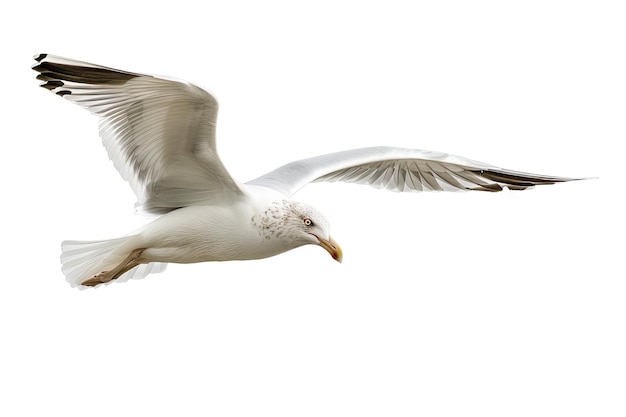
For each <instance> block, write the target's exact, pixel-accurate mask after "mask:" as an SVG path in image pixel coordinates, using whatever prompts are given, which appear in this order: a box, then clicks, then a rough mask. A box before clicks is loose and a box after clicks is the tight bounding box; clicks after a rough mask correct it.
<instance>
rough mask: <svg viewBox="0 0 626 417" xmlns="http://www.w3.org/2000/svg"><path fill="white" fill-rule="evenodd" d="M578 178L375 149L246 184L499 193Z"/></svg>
mask: <svg viewBox="0 0 626 417" xmlns="http://www.w3.org/2000/svg"><path fill="white" fill-rule="evenodd" d="M572 180H574V178H562V177H553V176H547V175H537V174H527V173H523V172H517V171H511V170H506V169H501V168H497V167H495V166H493V165H489V164H485V163H482V162H477V161H473V160H471V159H467V158H462V157H459V156H454V155H449V154H445V153H441V152H432V151H423V150H418V149H403V148H393V147H374V148H361V149H353V150H348V151H343V152H336V153H331V154H327V155H321V156H317V157H313V158H308V159H302V160H299V161H295V162H291V163H289V164H287V165H284V166H282V167H280V168H278V169H276V170H274V171H272V172H269V173H267V174H265V175H263V176H261V177H259V178H256V179H254V180H252V181H250V182H248V183H247V184H251V185H257V186H263V187H267V188H271V189H274V190H276V191H279V192H281V193H283V194H284V195H286V196H291V195H293V194H294V193H295V192H296V191H298V190H299V189H300V188H302V187H304V186H305V185H307V184H309V183H311V182H317V181H329V182H334V181H342V182H349V183H355V184H366V185H370V186H372V187H376V188H384V189H386V190H391V191H399V192H407V191H461V190H477V191H501V190H502V189H503V188H509V189H513V190H523V189H526V188H530V187H533V186H535V185H542V184H553V183H556V182H565V181H572Z"/></svg>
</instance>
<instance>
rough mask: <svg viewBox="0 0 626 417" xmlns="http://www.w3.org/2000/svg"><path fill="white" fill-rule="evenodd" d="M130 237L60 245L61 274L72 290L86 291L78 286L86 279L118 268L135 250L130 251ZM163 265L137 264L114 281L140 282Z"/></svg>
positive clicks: (159, 269) (159, 270) (154, 263)
mask: <svg viewBox="0 0 626 417" xmlns="http://www.w3.org/2000/svg"><path fill="white" fill-rule="evenodd" d="M132 238H133V236H127V237H122V238H117V239H110V240H99V241H75V240H66V241H64V242H63V243H62V244H61V249H62V253H61V264H62V267H61V270H62V271H63V273H64V274H65V279H66V280H67V282H69V284H70V285H71V286H72V287H80V288H86V287H85V286H83V285H81V283H83V282H85V281H86V280H88V279H89V278H91V277H93V276H95V275H97V274H99V273H101V272H103V271H109V270H111V269H113V268H115V267H116V266H117V265H119V263H120V262H122V261H123V260H124V259H125V258H126V257H127V256H128V254H129V253H130V251H131V250H133V249H135V248H134V247H132V240H133V239H132ZM166 266H167V264H166V263H161V262H151V263H148V264H141V265H138V266H136V267H135V268H133V269H131V270H130V271H128V272H126V273H124V274H123V275H121V276H120V277H119V278H118V279H116V280H115V281H118V282H125V281H128V280H129V279H141V278H144V277H145V276H146V275H148V274H155V273H159V272H162V271H163V270H165V267H166Z"/></svg>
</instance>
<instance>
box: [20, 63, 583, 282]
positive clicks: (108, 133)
mask: <svg viewBox="0 0 626 417" xmlns="http://www.w3.org/2000/svg"><path fill="white" fill-rule="evenodd" d="M34 59H35V61H36V63H35V65H34V66H33V67H32V68H33V69H34V70H35V71H37V72H39V74H38V75H37V79H39V80H41V81H43V83H42V84H41V86H42V87H43V88H45V89H47V90H50V91H51V92H53V93H56V94H57V95H59V96H61V97H63V98H66V99H68V100H69V101H71V102H73V103H75V104H77V105H79V106H81V107H83V108H85V109H87V110H89V111H90V112H91V113H93V114H94V115H96V116H97V117H98V119H99V128H100V136H101V138H102V142H103V145H104V147H105V149H106V151H107V153H108V155H109V158H110V159H111V160H112V162H113V165H114V166H115V168H116V169H117V170H118V171H119V173H120V174H121V176H122V178H124V179H125V180H126V181H127V182H128V183H129V184H130V186H131V188H132V189H133V191H134V193H135V195H136V196H137V203H136V205H135V207H136V209H137V211H138V212H140V213H142V214H146V215H148V216H156V219H155V220H153V221H152V222H150V223H148V224H146V225H145V226H143V227H142V228H140V229H139V230H137V231H135V232H132V233H130V234H129V235H126V236H124V237H119V238H115V239H110V240H99V241H64V242H62V244H61V248H62V254H61V263H62V271H63V273H64V275H65V277H66V280H67V281H68V282H69V284H70V285H71V286H72V287H79V288H86V287H94V286H98V285H101V284H108V283H111V282H124V281H128V280H129V279H131V278H135V279H139V278H143V277H145V276H146V275H148V274H150V273H157V272H161V271H163V270H164V269H165V266H166V265H167V263H170V262H174V263H195V262H209V261H228V260H253V259H261V258H267V257H270V256H275V255H278V254H280V253H283V252H286V251H289V250H291V249H295V248H297V247H300V246H303V245H318V246H321V247H322V248H324V249H325V250H326V251H327V252H328V253H329V254H330V256H331V257H332V258H333V259H335V260H336V261H338V262H341V261H342V258H343V254H342V250H341V247H340V246H339V244H338V243H337V242H336V241H335V240H334V239H333V238H332V237H331V236H330V232H329V229H330V224H329V222H328V220H327V218H326V217H325V216H324V214H322V213H321V212H320V211H319V210H317V209H315V208H314V207H312V206H310V205H309V204H305V203H302V202H298V201H295V200H292V199H291V198H292V196H293V194H294V193H296V192H297V191H298V190H300V189H301V188H302V187H304V186H305V185H307V184H309V183H312V182H321V181H325V182H335V181H341V182H347V183H354V184H365V185H370V186H372V187H375V188H382V189H386V190H391V191H399V192H416V191H459V190H466V191H474V190H475V191H491V192H497V191H502V190H503V189H505V188H507V189H511V190H525V189H527V188H531V187H533V186H535V185H544V184H554V183H559V182H566V181H573V180H578V179H580V178H564V177H554V176H546V175H536V174H528V173H523V172H516V171H511V170H507V169H501V168H497V167H495V166H492V165H488V164H485V163H482V162H477V161H473V160H470V159H467V158H462V157H458V156H454V155H450V154H445V153H440V152H433V151H426V150H418V149H405V148H396V147H387V146H384V147H382V146H381V147H370V148H360V149H352V150H347V151H342V152H336V153H331V154H326V155H321V156H315V157H312V158H307V159H302V160H298V161H294V162H290V163H288V164H286V165H284V166H281V167H279V168H277V169H275V170H273V171H271V172H269V173H267V174H265V175H262V176H260V177H258V178H256V179H253V180H252V181H248V182H246V183H241V182H239V181H237V180H236V179H234V178H233V177H231V175H230V174H229V173H228V171H227V169H226V167H225V166H224V165H223V164H222V161H221V160H220V158H219V155H218V153H217V150H216V145H215V127H216V120H217V111H218V102H217V100H216V99H215V97H214V96H213V95H212V94H211V93H209V92H208V91H206V90H204V89H202V88H200V87H198V86H196V85H194V84H191V83H189V82H186V81H183V80H177V79H172V78H169V77H161V76H152V75H145V74H138V73H133V72H128V71H122V70H117V69H113V68H107V67H104V66H100V65H95V64H90V63H87V62H82V61H76V60H73V59H68V58H62V57H59V56H54V55H49V54H39V55H36V56H35V57H34Z"/></svg>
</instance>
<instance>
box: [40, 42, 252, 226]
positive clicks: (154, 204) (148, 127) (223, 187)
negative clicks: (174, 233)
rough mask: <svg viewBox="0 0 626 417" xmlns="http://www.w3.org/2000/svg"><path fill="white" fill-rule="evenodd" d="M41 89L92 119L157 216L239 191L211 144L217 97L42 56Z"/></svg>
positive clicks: (145, 207)
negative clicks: (72, 103)
mask: <svg viewBox="0 0 626 417" xmlns="http://www.w3.org/2000/svg"><path fill="white" fill-rule="evenodd" d="M35 60H36V61H37V62H38V63H37V64H36V65H35V66H34V67H33V69H35V70H36V71H38V72H39V73H40V74H39V76H38V77H37V78H38V79H40V80H42V81H44V83H43V84H42V87H44V88H46V89H48V90H50V91H52V92H54V93H56V94H58V95H60V96H62V97H64V98H66V99H68V100H70V101H72V102H74V103H75V104H78V105H79V106H81V107H83V108H85V109H87V110H89V111H90V112H91V113H93V114H95V115H96V116H98V117H99V119H100V136H101V137H102V142H103V144H104V146H105V148H106V150H107V152H108V154H109V157H110V158H111V160H112V161H113V164H114V165H115V167H116V168H117V170H118V171H119V172H120V174H121V175H122V177H123V178H124V179H125V180H127V181H128V182H129V184H130V186H131V187H132V189H133V191H134V192H135V194H136V195H137V199H138V202H137V207H138V209H139V210H142V211H145V212H148V213H152V214H162V213H165V212H167V211H171V210H173V209H176V208H179V207H184V206H188V205H194V204H203V203H206V202H208V201H215V200H228V199H232V198H234V197H236V196H237V195H241V189H240V187H239V185H238V184H237V182H236V181H235V180H234V179H233V178H232V177H231V176H230V175H229V174H228V172H227V170H226V168H225V167H224V166H223V164H222V162H221V161H220V159H219V157H218V155H217V151H216V147H215V123H216V119H217V110H218V103H217V100H216V99H215V98H214V97H213V96H212V95H211V94H210V93H208V92H207V91H205V90H203V89H201V88H199V87H197V86H195V85H193V84H190V83H187V82H185V81H177V80H171V79H165V78H163V77H155V76H150V75H142V74H135V73H131V72H126V71H120V70H116V69H112V68H106V67H102V66H99V65H94V64H89V63H86V62H80V61H75V60H71V59H67V58H61V57H57V56H53V55H47V54H42V55H39V56H37V57H36V58H35Z"/></svg>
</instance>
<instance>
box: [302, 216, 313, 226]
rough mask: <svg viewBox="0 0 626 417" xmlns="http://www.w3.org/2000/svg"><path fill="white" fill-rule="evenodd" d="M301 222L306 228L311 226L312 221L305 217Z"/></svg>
mask: <svg viewBox="0 0 626 417" xmlns="http://www.w3.org/2000/svg"><path fill="white" fill-rule="evenodd" d="M303 222H304V224H305V225H306V226H311V225H312V224H313V221H312V220H311V219H309V218H308V217H305V218H304V220H303Z"/></svg>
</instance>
